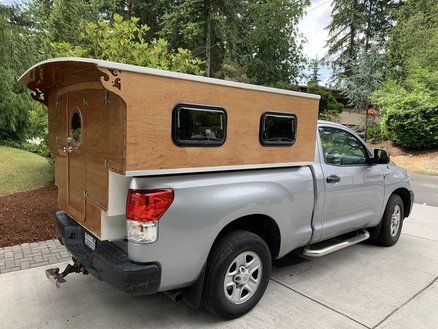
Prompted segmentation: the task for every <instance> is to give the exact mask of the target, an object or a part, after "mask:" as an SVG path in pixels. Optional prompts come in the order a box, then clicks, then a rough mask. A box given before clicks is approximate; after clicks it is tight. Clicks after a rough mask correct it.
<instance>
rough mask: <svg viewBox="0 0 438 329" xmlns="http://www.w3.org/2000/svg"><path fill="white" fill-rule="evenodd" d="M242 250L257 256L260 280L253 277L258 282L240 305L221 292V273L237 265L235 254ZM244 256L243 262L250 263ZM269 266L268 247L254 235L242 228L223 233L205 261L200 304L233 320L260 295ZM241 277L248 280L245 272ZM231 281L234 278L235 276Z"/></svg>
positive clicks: (243, 312)
mask: <svg viewBox="0 0 438 329" xmlns="http://www.w3.org/2000/svg"><path fill="white" fill-rule="evenodd" d="M245 253H252V254H255V255H256V256H258V259H256V260H257V261H258V262H259V263H261V275H260V277H259V279H260V281H258V279H257V281H258V282H259V283H258V286H257V288H256V289H254V290H253V291H254V293H252V295H251V296H250V297H249V299H248V300H246V301H244V302H242V303H241V304H235V303H233V302H232V301H230V300H229V299H230V298H231V296H230V295H229V296H228V297H227V296H226V295H225V294H226V292H225V279H226V278H225V276H226V274H227V273H229V271H233V266H235V265H236V264H237V263H236V262H235V261H236V259H237V257H238V256H241V255H245ZM248 257H249V258H246V257H245V258H244V259H245V262H246V261H247V259H249V262H251V256H250V255H248ZM271 267H272V260H271V253H270V251H269V248H268V246H267V244H266V242H265V241H264V240H263V239H262V238H260V237H259V236H258V235H256V234H254V233H251V232H248V231H243V230H237V231H233V232H230V233H228V234H226V235H225V236H223V237H222V238H221V239H220V240H219V241H218V242H217V243H216V244H215V246H214V247H213V250H212V251H211V253H210V256H209V260H208V262H207V270H206V277H205V281H204V289H203V296H202V301H203V305H204V307H205V308H206V309H207V310H208V311H210V312H211V313H213V314H215V315H216V316H218V317H221V318H225V319H234V318H237V317H239V316H242V315H244V314H245V313H247V312H249V311H250V310H251V309H252V308H253V307H254V306H255V305H256V304H257V303H258V302H259V300H260V299H261V298H262V296H263V294H264V292H265V290H266V287H267V285H268V282H269V277H270V275H271ZM256 272H257V271H254V275H255V276H257V273H256ZM249 275H250V276H251V275H253V274H249ZM228 277H230V276H228ZM245 278H246V279H247V280H248V275H247V276H246V277H245ZM232 280H235V276H234V277H233V279H232ZM249 280H251V278H249ZM236 287H237V286H236ZM240 287H241V288H239V289H243V290H244V289H245V288H244V286H243V285H241V286H240ZM231 289H236V288H231ZM250 294H251V293H250ZM239 296H244V292H243V293H241V294H239ZM243 298H245V297H243Z"/></svg>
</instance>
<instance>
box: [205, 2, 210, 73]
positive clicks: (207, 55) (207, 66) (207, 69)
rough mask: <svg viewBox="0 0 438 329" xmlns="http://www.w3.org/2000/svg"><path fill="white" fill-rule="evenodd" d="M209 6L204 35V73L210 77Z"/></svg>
mask: <svg viewBox="0 0 438 329" xmlns="http://www.w3.org/2000/svg"><path fill="white" fill-rule="evenodd" d="M210 10H211V8H208V9H207V16H206V33H205V34H206V35H205V75H206V76H207V77H211V16H210Z"/></svg>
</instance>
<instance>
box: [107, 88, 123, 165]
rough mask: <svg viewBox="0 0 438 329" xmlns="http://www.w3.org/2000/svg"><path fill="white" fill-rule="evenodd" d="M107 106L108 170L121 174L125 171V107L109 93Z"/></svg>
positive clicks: (117, 98) (115, 96)
mask: <svg viewBox="0 0 438 329" xmlns="http://www.w3.org/2000/svg"><path fill="white" fill-rule="evenodd" d="M109 98H110V102H109V104H107V106H108V160H110V164H109V169H111V170H112V171H115V172H118V173H123V172H124V171H125V147H126V145H125V134H126V130H125V126H126V105H125V102H124V101H123V100H122V99H121V98H120V97H119V96H117V95H116V94H113V93H109Z"/></svg>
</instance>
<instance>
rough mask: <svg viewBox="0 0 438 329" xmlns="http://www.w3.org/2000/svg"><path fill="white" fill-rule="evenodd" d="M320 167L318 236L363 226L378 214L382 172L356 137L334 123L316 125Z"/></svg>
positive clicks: (382, 188)
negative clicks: (321, 194) (321, 186)
mask: <svg viewBox="0 0 438 329" xmlns="http://www.w3.org/2000/svg"><path fill="white" fill-rule="evenodd" d="M319 136H320V145H319V147H320V152H322V153H321V154H322V156H321V167H322V171H323V175H324V185H325V201H324V211H323V218H322V225H323V232H322V238H330V237H334V236H337V235H340V234H343V233H347V232H348V231H353V230H354V229H355V228H357V229H359V228H362V227H365V226H367V224H368V223H369V222H370V221H372V220H374V221H375V220H376V218H377V217H378V216H380V211H381V207H382V203H383V202H382V201H383V196H384V180H383V173H382V170H381V169H380V168H379V166H376V165H369V164H368V158H369V156H370V155H369V151H368V150H367V148H366V146H365V145H364V144H363V143H362V141H361V140H360V139H358V138H357V137H356V136H354V135H353V134H351V133H350V132H348V131H347V130H344V129H342V128H338V127H331V126H320V127H319Z"/></svg>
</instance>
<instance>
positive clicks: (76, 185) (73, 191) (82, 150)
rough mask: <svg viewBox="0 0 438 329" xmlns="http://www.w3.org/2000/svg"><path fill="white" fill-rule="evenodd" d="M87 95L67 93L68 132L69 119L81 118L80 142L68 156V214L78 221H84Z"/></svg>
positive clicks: (69, 128)
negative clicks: (85, 101)
mask: <svg viewBox="0 0 438 329" xmlns="http://www.w3.org/2000/svg"><path fill="white" fill-rule="evenodd" d="M86 96H87V94H86V92H84V91H75V92H71V93H68V132H69V136H70V132H71V118H72V116H73V114H74V113H80V116H81V118H82V129H81V142H80V144H79V146H77V147H73V150H72V151H71V152H70V153H69V155H68V169H67V172H68V198H67V203H68V212H69V213H70V214H71V215H72V216H73V217H74V218H75V219H76V220H78V221H81V222H83V221H84V219H85V199H84V192H85V191H86V189H85V188H86V166H87V161H86V160H87V129H86V128H84V127H86V124H87V111H86V110H85V108H84V107H85V106H84V104H83V101H84V98H86Z"/></svg>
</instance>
